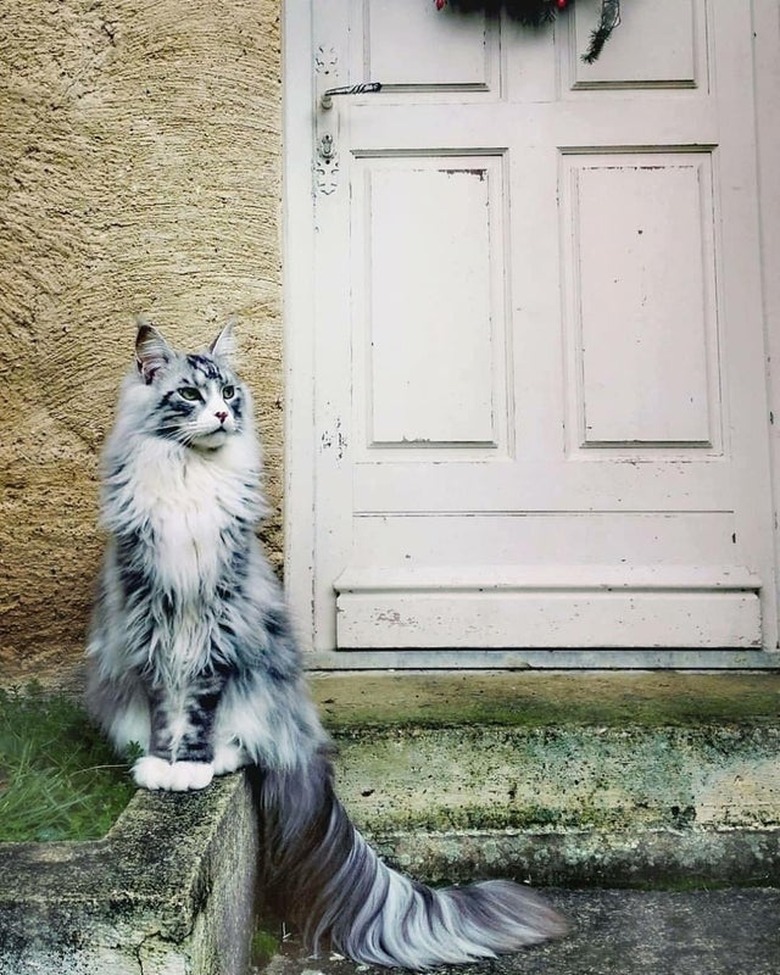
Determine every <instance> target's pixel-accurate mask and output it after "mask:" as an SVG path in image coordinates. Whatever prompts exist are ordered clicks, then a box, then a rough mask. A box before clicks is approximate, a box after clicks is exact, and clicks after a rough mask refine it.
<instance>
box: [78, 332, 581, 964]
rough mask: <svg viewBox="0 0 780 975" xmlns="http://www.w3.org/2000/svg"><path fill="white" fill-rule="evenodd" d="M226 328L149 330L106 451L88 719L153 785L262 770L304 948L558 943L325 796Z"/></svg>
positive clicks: (475, 951) (512, 889)
mask: <svg viewBox="0 0 780 975" xmlns="http://www.w3.org/2000/svg"><path fill="white" fill-rule="evenodd" d="M232 346H233V340H232V334H231V330H230V328H229V327H228V328H227V329H225V330H223V331H222V333H221V334H220V335H219V336H218V337H217V339H216V340H215V342H214V343H213V344H212V346H211V347H210V349H209V350H208V351H206V352H202V353H199V354H197V355H184V354H181V353H178V352H176V351H174V350H173V349H172V348H171V347H170V346H169V345H168V344H167V342H166V341H165V339H164V338H163V337H162V335H161V334H160V333H159V332H158V331H157V330H156V329H154V328H153V327H151V326H149V325H142V326H141V327H140V329H139V332H138V337H137V341H136V357H137V368H136V369H134V370H133V371H132V373H131V374H130V375H129V376H128V377H127V379H126V380H125V383H124V385H123V387H122V392H121V397H120V403H119V408H118V413H117V419H116V425H115V427H114V430H113V432H112V434H111V436H110V438H109V440H108V442H107V445H106V449H105V453H104V464H103V476H104V490H103V506H102V510H103V523H104V526H105V528H106V529H107V532H108V535H109V542H108V546H107V551H106V555H105V561H104V566H103V570H102V574H101V578H100V588H99V593H98V597H97V600H96V605H95V611H94V616H93V622H92V628H91V634H90V640H89V648H88V655H89V659H90V662H91V682H90V688H89V700H90V703H91V707H92V710H93V712H94V714H95V715H96V716H97V718H98V720H99V721H100V722H101V724H102V726H103V727H104V728H105V730H106V732H107V733H108V735H109V736H110V738H111V739H112V741H113V742H114V744H115V745H116V746H117V747H118V748H119V749H123V748H125V747H126V746H127V745H128V744H130V743H131V742H137V743H138V744H140V746H141V748H142V749H143V753H144V754H143V756H142V757H141V758H139V759H138V761H137V762H136V764H135V766H134V768H133V774H134V777H135V779H136V782H137V783H138V784H139V785H141V786H145V787H146V788H150V789H173V790H187V789H199V788H203V787H204V786H206V785H207V784H208V783H209V782H210V781H211V778H212V776H213V775H221V774H223V773H226V772H231V771H234V770H235V769H237V768H239V767H241V766H244V765H249V764H255V765H257V766H258V767H259V768H260V769H261V771H262V773H263V774H262V786H261V800H260V804H261V810H260V813H261V815H262V817H263V828H264V837H265V846H266V851H265V860H266V864H265V886H266V889H267V890H268V891H270V892H271V893H272V894H273V896H274V900H275V902H276V904H277V905H278V908H279V909H280V911H282V913H283V915H284V916H285V917H287V918H289V919H290V920H292V921H294V922H297V923H298V924H299V925H300V926H301V928H302V930H303V933H304V936H305V938H306V940H307V942H308V944H309V945H310V946H311V947H312V948H314V949H315V950H316V949H317V947H318V946H320V945H322V944H331V945H333V946H334V947H336V948H337V949H338V950H340V951H342V952H344V953H345V954H347V955H349V956H350V957H352V958H354V959H355V960H357V961H362V962H367V963H373V964H379V965H400V966H404V967H407V968H425V967H430V966H435V965H437V964H442V963H445V962H450V963H459V962H468V961H473V960H475V959H479V958H485V957H491V956H493V955H495V954H498V953H501V952H508V951H513V950H515V949H517V948H520V947H521V946H523V945H527V944H532V943H535V942H538V941H542V940H544V939H546V938H549V937H553V936H556V935H558V934H560V933H561V931H562V922H561V920H560V918H559V917H558V916H557V915H556V914H555V913H554V912H553V911H552V910H551V909H550V908H549V907H547V906H546V905H545V904H544V903H543V902H542V901H541V900H540V899H539V898H537V897H536V896H535V895H534V894H532V893H531V892H530V891H528V890H527V889H525V888H523V887H520V886H518V885H516V884H512V883H509V882H507V881H489V882H486V883H483V884H476V885H472V886H470V887H459V888H449V889H446V890H440V891H435V892H434V891H432V890H430V889H429V888H427V887H423V886H422V885H420V884H417V883H415V882H414V881H411V880H409V879H407V878H406V877H403V876H402V875H400V874H398V873H396V872H394V871H392V870H390V869H389V868H388V867H387V866H385V865H384V864H383V863H382V862H381V861H380V860H379V859H378V857H377V856H376V854H375V853H374V852H373V851H372V850H371V848H370V847H369V846H368V845H367V844H366V842H365V841H364V840H363V838H362V837H361V836H360V835H359V833H358V832H357V831H356V830H355V829H354V827H353V826H352V824H351V823H350V821H349V819H348V817H347V814H346V813H345V811H344V809H343V807H342V806H341V804H340V803H339V801H338V799H337V798H336V796H335V794H334V791H333V786H332V773H331V765H330V761H329V758H328V753H329V747H330V746H329V742H328V738H327V735H326V734H325V732H324V730H323V728H322V726H321V724H320V721H319V719H318V716H317V714H316V711H315V709H314V707H313V705H312V702H311V699H310V697H309V695H308V693H307V690H306V687H305V685H304V682H303V677H302V666H301V659H300V654H299V651H298V648H297V646H296V643H295V639H294V636H293V633H292V632H291V627H290V623H289V618H288V615H287V612H286V610H285V607H284V604H283V601H282V595H281V592H280V589H279V586H278V584H277V582H276V579H275V577H274V575H273V573H272V572H271V570H270V568H269V566H268V563H267V562H266V560H265V558H264V556H263V554H262V551H261V548H260V546H259V544H258V542H257V540H256V537H255V527H256V525H257V523H258V521H259V520H260V518H261V517H262V515H263V513H264V502H263V497H262V495H261V492H260V474H261V458H260V449H259V445H258V440H257V437H256V435H255V431H254V427H253V416H252V403H251V399H250V395H249V391H248V389H247V388H246V386H245V385H244V384H243V383H242V382H241V381H240V379H239V378H238V377H237V375H236V374H235V372H234V371H233V368H232V365H231V357H232V354H233V348H232Z"/></svg>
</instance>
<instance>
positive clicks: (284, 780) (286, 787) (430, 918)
mask: <svg viewBox="0 0 780 975" xmlns="http://www.w3.org/2000/svg"><path fill="white" fill-rule="evenodd" d="M261 807H262V810H263V819H264V830H265V844H264V845H265V849H266V856H267V861H266V871H265V873H266V876H265V882H266V889H267V890H268V891H269V894H270V897H271V900H272V902H273V904H274V906H275V907H276V909H277V910H278V911H279V913H280V914H281V916H282V917H283V918H285V919H287V920H290V921H292V922H294V923H295V924H296V925H297V926H298V927H299V928H300V929H301V931H302V933H303V937H304V940H305V942H306V944H307V947H308V948H309V949H311V950H313V951H315V952H316V951H317V950H318V948H319V947H320V946H321V944H322V943H323V942H325V943H327V942H330V944H331V945H332V946H333V947H334V948H335V949H336V950H337V951H340V952H342V953H343V954H345V955H348V956H349V957H350V958H352V959H353V960H355V961H358V962H364V963H366V964H371V965H386V966H399V967H402V968H412V969H421V968H432V967H435V966H437V965H442V964H460V963H464V962H473V961H477V960H479V959H481V958H492V957H495V956H496V955H498V954H504V953H507V952H512V951H517V950H518V949H520V948H522V947H524V946H525V945H530V944H535V943H537V942H540V941H545V940H547V939H548V938H554V937H558V936H560V935H562V934H563V933H564V932H565V923H564V921H563V920H562V918H561V917H560V916H559V915H558V914H556V913H555V912H554V911H553V910H552V908H550V907H548V906H547V904H545V903H544V901H542V900H541V899H540V898H539V897H537V896H536V895H535V894H533V893H532V892H531V891H530V890H527V889H526V888H524V887H520V886H519V885H517V884H514V883H511V882H510V881H505V880H492V881H486V882H484V883H479V884H472V885H471V886H468V887H448V888H445V889H442V890H432V889H431V888H429V887H425V886H423V885H422V884H419V883H416V882H415V881H412V880H409V879H408V878H406V877H404V876H402V875H401V874H399V873H396V872H395V871H394V870H391V869H390V868H389V867H387V866H386V865H385V864H384V863H382V861H381V860H380V859H379V857H378V856H377V855H376V853H374V851H373V850H372V849H371V848H370V847H369V846H368V844H367V843H366V841H365V840H364V839H363V837H362V836H361V835H360V834H359V833H358V832H357V830H356V829H355V828H354V826H352V824H351V823H350V821H349V818H348V816H347V814H346V812H345V810H344V808H343V806H342V805H341V803H340V802H339V801H338V799H337V798H336V796H335V794H334V792H333V787H332V782H331V768H330V763H329V762H328V761H327V759H326V758H325V757H324V756H317V757H316V758H315V759H314V760H313V761H312V762H311V763H310V764H309V765H308V766H307V767H306V768H304V769H301V770H299V771H296V772H291V773H284V774H282V773H278V772H269V773H266V774H265V777H264V780H263V783H262V786H261Z"/></svg>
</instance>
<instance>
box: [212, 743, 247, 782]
mask: <svg viewBox="0 0 780 975" xmlns="http://www.w3.org/2000/svg"><path fill="white" fill-rule="evenodd" d="M248 764H249V756H248V755H247V754H246V752H245V751H244V749H243V748H241V747H240V746H239V745H217V747H216V749H215V750H214V775H228V774H229V773H230V772H235V771H236V770H237V769H240V768H241V767H242V766H244V765H248Z"/></svg>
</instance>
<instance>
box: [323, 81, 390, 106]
mask: <svg viewBox="0 0 780 975" xmlns="http://www.w3.org/2000/svg"><path fill="white" fill-rule="evenodd" d="M381 90H382V83H381V82H380V81H365V82H361V83H360V84H357V85H342V86H341V87H339V88H328V90H327V91H324V92H323V93H322V96H321V97H320V108H324V109H329V108H333V98H334V96H335V95H368V94H371V93H373V92H376V91H381Z"/></svg>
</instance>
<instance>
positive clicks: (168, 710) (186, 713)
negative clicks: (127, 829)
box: [133, 674, 224, 792]
mask: <svg viewBox="0 0 780 975" xmlns="http://www.w3.org/2000/svg"><path fill="white" fill-rule="evenodd" d="M223 683H224V682H223V680H222V679H221V678H220V677H219V675H217V674H210V675H206V676H201V677H200V678H195V679H193V680H191V681H189V682H188V683H187V686H186V687H176V688H168V687H155V688H153V689H151V690H150V692H149V706H150V712H151V740H150V744H149V754H148V755H144V756H143V757H142V758H139V759H138V761H137V762H136V763H135V765H134V766H133V778H134V779H135V782H136V784H137V785H139V786H141V787H142V788H144V789H165V790H169V791H173V792H186V791H188V790H191V789H203V788H205V787H206V786H207V785H208V784H209V783H210V782H211V780H212V778H213V776H214V746H213V727H214V715H215V711H216V707H217V703H218V701H219V695H220V692H221V690H222V686H223Z"/></svg>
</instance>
